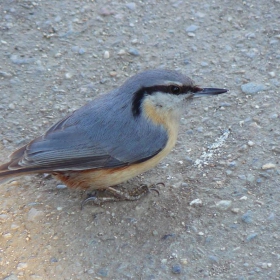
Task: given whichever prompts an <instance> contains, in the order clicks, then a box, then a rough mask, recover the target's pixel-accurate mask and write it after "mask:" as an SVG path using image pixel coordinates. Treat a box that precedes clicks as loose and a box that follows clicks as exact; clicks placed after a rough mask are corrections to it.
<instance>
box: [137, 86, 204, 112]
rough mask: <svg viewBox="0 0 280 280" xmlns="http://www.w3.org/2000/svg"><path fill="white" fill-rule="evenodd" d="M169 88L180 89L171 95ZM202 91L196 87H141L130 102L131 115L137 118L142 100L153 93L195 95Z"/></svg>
mask: <svg viewBox="0 0 280 280" xmlns="http://www.w3.org/2000/svg"><path fill="white" fill-rule="evenodd" d="M171 86H175V87H178V88H180V92H179V93H172V92H171ZM201 90H202V89H201V88H199V87H197V86H178V85H175V84H174V85H158V86H152V87H143V88H141V89H139V90H138V91H137V92H135V93H134V96H133V100H132V114H133V116H134V117H137V116H139V115H140V113H141V105H142V100H143V98H144V96H145V95H151V94H153V93H155V92H159V91H160V92H165V93H170V94H174V95H180V94H186V93H188V92H189V93H196V92H198V91H201Z"/></svg>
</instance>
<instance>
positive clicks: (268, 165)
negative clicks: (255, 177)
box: [262, 163, 276, 170]
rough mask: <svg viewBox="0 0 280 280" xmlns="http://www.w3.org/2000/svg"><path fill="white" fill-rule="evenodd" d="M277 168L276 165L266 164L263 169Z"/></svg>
mask: <svg viewBox="0 0 280 280" xmlns="http://www.w3.org/2000/svg"><path fill="white" fill-rule="evenodd" d="M275 167H276V165H275V164H273V163H266V164H264V165H263V166H262V169H263V170H266V169H273V168H275Z"/></svg>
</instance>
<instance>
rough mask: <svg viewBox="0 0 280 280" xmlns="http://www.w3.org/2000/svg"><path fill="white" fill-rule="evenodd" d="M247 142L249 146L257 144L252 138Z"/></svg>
mask: <svg viewBox="0 0 280 280" xmlns="http://www.w3.org/2000/svg"><path fill="white" fill-rule="evenodd" d="M247 144H248V146H249V147H253V146H254V145H255V143H254V142H253V141H251V140H250V141H248V143H247Z"/></svg>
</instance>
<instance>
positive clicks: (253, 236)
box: [246, 233, 258, 241]
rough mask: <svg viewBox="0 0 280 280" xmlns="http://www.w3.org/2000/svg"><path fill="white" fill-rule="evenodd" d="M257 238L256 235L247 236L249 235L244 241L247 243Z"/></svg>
mask: <svg viewBox="0 0 280 280" xmlns="http://www.w3.org/2000/svg"><path fill="white" fill-rule="evenodd" d="M257 236H258V234H257V233H252V234H249V235H248V236H247V237H246V240H247V241H252V240H253V239H255V238H256V237H257Z"/></svg>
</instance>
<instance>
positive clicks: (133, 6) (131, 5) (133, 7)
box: [126, 2, 136, 11]
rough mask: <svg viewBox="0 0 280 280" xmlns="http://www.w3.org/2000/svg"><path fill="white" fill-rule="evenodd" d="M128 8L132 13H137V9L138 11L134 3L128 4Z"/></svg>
mask: <svg viewBox="0 0 280 280" xmlns="http://www.w3.org/2000/svg"><path fill="white" fill-rule="evenodd" d="M126 7H127V8H128V9H129V10H131V11H135V9H136V4H135V3H133V2H131V3H127V4H126Z"/></svg>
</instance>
